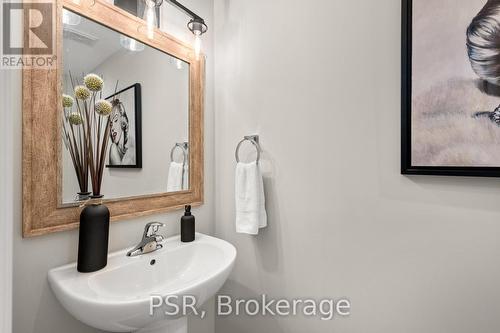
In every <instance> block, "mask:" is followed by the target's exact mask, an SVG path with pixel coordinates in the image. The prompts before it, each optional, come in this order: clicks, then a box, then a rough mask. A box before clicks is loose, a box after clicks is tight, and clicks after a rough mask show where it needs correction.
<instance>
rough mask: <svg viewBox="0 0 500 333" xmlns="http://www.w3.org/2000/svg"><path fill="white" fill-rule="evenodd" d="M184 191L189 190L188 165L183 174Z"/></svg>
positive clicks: (185, 166)
mask: <svg viewBox="0 0 500 333" xmlns="http://www.w3.org/2000/svg"><path fill="white" fill-rule="evenodd" d="M182 189H183V190H189V166H188V164H187V163H185V165H184V171H183V173H182Z"/></svg>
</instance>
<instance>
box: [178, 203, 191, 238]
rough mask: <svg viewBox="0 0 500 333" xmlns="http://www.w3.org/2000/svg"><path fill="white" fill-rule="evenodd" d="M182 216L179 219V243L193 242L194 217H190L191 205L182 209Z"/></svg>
mask: <svg viewBox="0 0 500 333" xmlns="http://www.w3.org/2000/svg"><path fill="white" fill-rule="evenodd" d="M184 209H185V212H184V216H183V217H181V242H183V243H189V242H192V241H194V216H193V215H191V205H186V206H185V207H184Z"/></svg>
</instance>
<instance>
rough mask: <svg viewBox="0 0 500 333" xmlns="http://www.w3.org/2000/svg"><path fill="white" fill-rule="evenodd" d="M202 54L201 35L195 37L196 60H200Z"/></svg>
mask: <svg viewBox="0 0 500 333" xmlns="http://www.w3.org/2000/svg"><path fill="white" fill-rule="evenodd" d="M200 52H201V36H200V34H199V33H197V34H195V35H194V54H195V55H196V60H199V59H200Z"/></svg>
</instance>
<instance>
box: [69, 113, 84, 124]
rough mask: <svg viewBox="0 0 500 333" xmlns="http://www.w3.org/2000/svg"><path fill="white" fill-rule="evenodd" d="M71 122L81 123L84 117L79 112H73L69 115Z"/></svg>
mask: <svg viewBox="0 0 500 333" xmlns="http://www.w3.org/2000/svg"><path fill="white" fill-rule="evenodd" d="M69 123H70V124H71V125H81V124H82V123H83V118H82V116H81V115H80V114H79V113H78V112H71V113H70V115H69Z"/></svg>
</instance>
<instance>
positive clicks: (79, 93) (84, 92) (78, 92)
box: [75, 86, 90, 100]
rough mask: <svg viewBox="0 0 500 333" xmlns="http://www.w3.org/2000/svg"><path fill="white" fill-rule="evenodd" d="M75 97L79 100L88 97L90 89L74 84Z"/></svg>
mask: <svg viewBox="0 0 500 333" xmlns="http://www.w3.org/2000/svg"><path fill="white" fill-rule="evenodd" d="M75 97H76V98H78V99H81V100H85V99H87V98H89V97H90V91H89V90H88V89H87V88H85V87H84V86H76V87H75Z"/></svg>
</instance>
